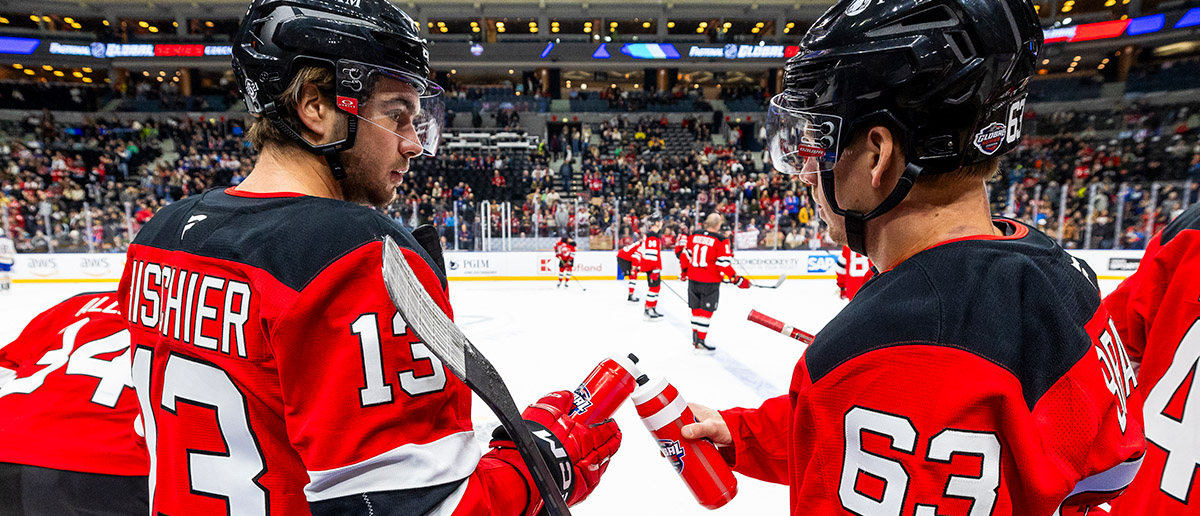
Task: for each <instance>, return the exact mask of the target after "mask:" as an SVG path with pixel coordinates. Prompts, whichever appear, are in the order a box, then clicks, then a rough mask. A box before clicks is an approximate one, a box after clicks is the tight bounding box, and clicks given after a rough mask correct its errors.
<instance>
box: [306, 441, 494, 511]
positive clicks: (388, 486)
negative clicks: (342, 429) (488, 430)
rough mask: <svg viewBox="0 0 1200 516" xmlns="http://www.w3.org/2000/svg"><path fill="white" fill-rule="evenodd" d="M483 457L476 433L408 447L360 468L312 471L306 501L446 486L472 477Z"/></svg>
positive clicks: (392, 451)
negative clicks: (476, 439)
mask: <svg viewBox="0 0 1200 516" xmlns="http://www.w3.org/2000/svg"><path fill="white" fill-rule="evenodd" d="M481 456H482V452H481V451H480V449H479V445H478V444H477V443H476V442H475V432H472V431H466V432H459V433H456V434H451V435H448V436H446V437H443V438H441V439H438V440H436V441H433V442H431V443H428V444H411V443H410V444H405V445H403V446H401V447H399V448H395V449H393V450H390V451H387V452H384V453H382V454H379V455H376V456H374V457H371V458H369V459H367V460H364V461H362V462H359V463H357V464H351V465H349V466H343V467H340V468H334V469H328V470H324V471H309V472H308V478H309V483H308V485H306V486H304V497H305V498H307V499H308V501H309V502H320V501H322V500H331V499H333V498H339V497H342V496H349V495H355V494H360V493H369V492H373V491H395V490H400V489H414V488H418V487H429V486H435V485H439V484H445V483H447V482H453V481H456V480H462V479H464V478H466V477H468V476H470V474H471V473H472V472H474V471H475V467H476V466H477V465H478V464H479V458H480V457H481ZM464 485H465V483H464Z"/></svg>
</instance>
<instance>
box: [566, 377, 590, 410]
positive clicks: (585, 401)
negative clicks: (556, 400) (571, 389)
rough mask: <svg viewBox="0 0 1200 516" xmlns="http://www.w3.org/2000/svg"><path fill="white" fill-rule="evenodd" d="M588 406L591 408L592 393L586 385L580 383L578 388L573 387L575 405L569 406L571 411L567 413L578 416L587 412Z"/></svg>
mask: <svg viewBox="0 0 1200 516" xmlns="http://www.w3.org/2000/svg"><path fill="white" fill-rule="evenodd" d="M589 408H592V393H591V392H589V391H588V389H587V387H584V386H582V385H580V386H579V388H578V389H575V406H573V407H571V412H569V413H568V414H567V415H568V416H578V415H580V414H582V413H584V412H587V410H588V409H589Z"/></svg>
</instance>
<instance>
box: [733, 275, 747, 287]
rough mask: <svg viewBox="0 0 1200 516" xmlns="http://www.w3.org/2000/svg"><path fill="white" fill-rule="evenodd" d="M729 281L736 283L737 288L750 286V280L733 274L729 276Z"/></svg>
mask: <svg viewBox="0 0 1200 516" xmlns="http://www.w3.org/2000/svg"><path fill="white" fill-rule="evenodd" d="M729 282H730V283H733V284H734V285H737V288H750V280H748V279H746V278H743V277H741V276H734V277H733V278H730V280H729Z"/></svg>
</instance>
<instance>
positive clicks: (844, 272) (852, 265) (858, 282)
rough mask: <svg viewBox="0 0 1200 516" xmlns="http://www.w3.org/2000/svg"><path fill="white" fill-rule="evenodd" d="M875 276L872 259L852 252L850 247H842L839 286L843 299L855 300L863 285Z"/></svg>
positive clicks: (838, 273) (839, 264)
mask: <svg viewBox="0 0 1200 516" xmlns="http://www.w3.org/2000/svg"><path fill="white" fill-rule="evenodd" d="M874 275H875V271H874V269H873V268H872V265H871V259H870V258H867V257H866V256H865V255H861V254H858V253H856V252H854V251H851V250H850V247H849V246H842V257H841V259H840V260H839V261H838V268H837V285H838V288H839V289H841V292H842V299H854V296H855V295H857V294H858V291H859V289H861V288H862V286H863V284H865V283H866V282H867V280H869V279H871V277H872V276H874Z"/></svg>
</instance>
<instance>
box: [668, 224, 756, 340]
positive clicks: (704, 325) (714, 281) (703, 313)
mask: <svg viewBox="0 0 1200 516" xmlns="http://www.w3.org/2000/svg"><path fill="white" fill-rule="evenodd" d="M724 223H725V218H724V217H722V216H721V214H719V213H712V214H709V216H708V217H707V218H705V219H704V231H701V232H698V233H692V234H690V235H688V236H687V238H686V239H685V242H684V245H683V251H682V252H681V253H679V268H680V271H681V272H680V276H679V279H681V280H686V281H687V282H688V308H691V309H692V346H694V347H695V348H696V349H698V350H701V351H713V350H715V349H717V348H715V347H713V346H710V345H709V344H708V342H707V341H706V339H707V338H708V328H709V324H710V322H711V321H712V316H713V312H716V311H717V301H719V300H720V298H721V283H722V282H723V281H724V279H725V278H729V281H730V283H733V284H734V285H737V287H738V288H743V289H745V288H750V280H748V279H746V278H743V277H742V276H740V275H738V273H737V271H735V270H734V268H733V251H732V249H731V247H730V245H729V239H728V238H726V237H725V235H724V234H723V233H720V229H721V224H724Z"/></svg>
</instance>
